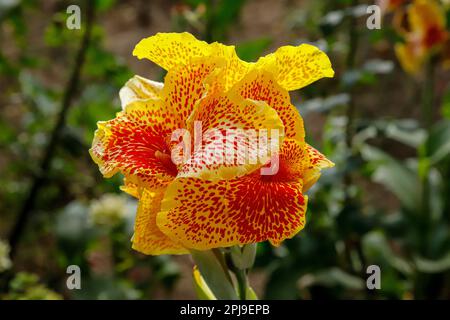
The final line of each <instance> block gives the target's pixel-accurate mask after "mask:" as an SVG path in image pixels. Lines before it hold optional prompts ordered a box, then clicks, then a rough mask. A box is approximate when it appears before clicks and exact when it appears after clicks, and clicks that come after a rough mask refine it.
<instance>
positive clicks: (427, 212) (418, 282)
mask: <svg viewBox="0 0 450 320" xmlns="http://www.w3.org/2000/svg"><path fill="white" fill-rule="evenodd" d="M436 62H437V60H436V59H435V57H433V56H432V57H430V59H429V60H428V62H427V64H426V66H425V79H424V82H423V90H422V109H421V116H422V126H423V127H424V129H425V130H426V133H427V136H430V134H431V128H432V125H433V116H434V109H435V108H434V104H435V92H434V90H435V80H434V77H435V70H436ZM418 152H419V154H418V157H419V162H421V163H422V164H421V165H419V169H418V170H419V172H418V174H419V179H420V182H421V185H422V201H421V208H420V210H419V212H418V215H419V217H418V221H419V222H420V229H421V230H419V231H418V234H419V235H420V238H419V248H418V252H419V254H420V255H421V256H424V257H426V256H428V250H429V244H430V240H431V236H432V235H431V233H432V217H431V211H432V210H431V202H430V192H431V190H430V177H429V174H430V166H429V163H428V161H429V159H428V157H427V150H424V148H419V150H418ZM416 273H417V274H416V277H415V284H414V297H415V298H416V299H425V298H426V296H424V293H425V292H426V291H427V286H429V285H430V276H429V275H428V274H425V273H422V272H420V271H418V270H417V271H416Z"/></svg>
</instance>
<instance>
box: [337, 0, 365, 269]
mask: <svg viewBox="0 0 450 320" xmlns="http://www.w3.org/2000/svg"><path fill="white" fill-rule="evenodd" d="M358 4H359V1H358V0H352V2H351V7H352V8H356V7H357V6H358ZM348 39H349V47H348V53H347V58H346V70H347V71H353V70H354V69H355V68H356V57H357V52H358V47H359V32H358V21H357V17H356V16H355V14H350V15H349V16H348ZM348 95H349V101H348V106H347V109H346V118H347V123H346V127H345V142H346V148H347V159H348V160H349V162H350V163H352V162H353V161H355V158H356V156H357V155H356V154H355V149H354V147H353V138H354V134H355V117H356V108H355V99H354V85H350V87H349V88H348ZM352 186H353V173H352V166H350V165H349V166H348V167H347V169H346V170H345V173H344V211H343V212H342V213H343V214H347V215H348V214H351V213H352V211H354V210H358V206H357V205H355V201H357V199H355V197H354V195H353V194H352ZM358 214H360V212H358ZM344 221H348V219H347V218H346V219H344ZM352 238H353V237H346V239H345V255H346V260H347V264H348V267H349V269H350V270H351V271H352V272H353V273H354V274H357V273H358V270H355V267H354V266H353V263H352V256H351V255H352V249H353V248H355V249H356V254H357V256H358V258H359V259H360V263H361V266H362V268H361V270H359V271H360V273H361V276H362V277H364V276H365V272H364V267H365V265H366V259H365V257H364V253H363V250H362V246H361V239H359V236H356V237H355V238H354V239H352Z"/></svg>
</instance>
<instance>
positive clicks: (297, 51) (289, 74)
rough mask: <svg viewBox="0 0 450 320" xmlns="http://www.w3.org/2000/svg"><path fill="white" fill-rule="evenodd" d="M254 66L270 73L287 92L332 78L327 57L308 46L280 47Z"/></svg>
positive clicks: (318, 50)
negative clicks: (324, 78)
mask: <svg viewBox="0 0 450 320" xmlns="http://www.w3.org/2000/svg"><path fill="white" fill-rule="evenodd" d="M256 65H257V66H259V67H262V68H265V69H267V70H268V71H270V72H272V73H273V74H274V76H275V79H276V81H277V82H278V84H279V85H280V86H282V87H283V88H284V89H286V90H289V91H291V90H297V89H300V88H303V87H305V86H307V85H309V84H311V83H313V82H314V81H317V80H319V79H321V78H323V77H327V78H331V77H333V76H334V71H333V69H332V67H331V62H330V59H329V58H328V56H327V55H326V54H325V53H324V52H322V51H321V50H320V49H318V48H317V47H315V46H313V45H310V44H302V45H300V46H296V47H294V46H284V47H281V48H279V49H278V50H277V51H275V52H274V53H272V54H269V55H267V56H265V57H263V58H261V59H259V60H258V62H257V63H256Z"/></svg>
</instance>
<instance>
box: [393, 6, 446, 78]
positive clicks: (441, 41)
mask: <svg viewBox="0 0 450 320" xmlns="http://www.w3.org/2000/svg"><path fill="white" fill-rule="evenodd" d="M406 19H407V24H408V26H407V28H406V29H404V28H402V29H400V30H399V32H400V33H401V34H402V35H403V36H404V39H405V43H400V44H397V45H396V46H395V52H396V54H397V57H398V59H399V61H400V64H401V65H402V67H403V69H404V70H405V71H407V72H409V73H417V72H418V71H419V70H420V69H421V67H422V66H423V64H424V63H425V62H426V61H427V60H428V59H429V58H430V56H431V55H433V54H435V53H436V52H439V51H441V50H442V49H443V48H444V47H445V46H446V45H448V40H449V33H448V31H447V30H446V16H445V10H444V9H443V8H442V6H441V5H440V4H439V3H438V2H437V1H435V0H415V1H414V2H413V3H412V4H411V5H410V6H409V8H408V10H407V13H406Z"/></svg>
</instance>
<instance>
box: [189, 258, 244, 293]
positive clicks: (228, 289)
mask: <svg viewBox="0 0 450 320" xmlns="http://www.w3.org/2000/svg"><path fill="white" fill-rule="evenodd" d="M191 255H192V258H193V259H194V261H195V263H196V264H197V266H198V269H199V271H200V274H201V275H202V277H203V279H204V280H205V282H206V284H207V285H208V287H209V288H210V289H211V291H212V293H213V294H214V296H216V297H217V299H220V300H237V299H238V297H237V294H236V291H235V290H234V287H233V285H232V284H231V282H230V278H229V276H227V274H226V272H228V271H226V270H224V268H223V266H222V264H221V263H220V262H219V261H218V259H217V257H216V255H215V254H214V252H213V251H211V250H208V251H198V250H191Z"/></svg>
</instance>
